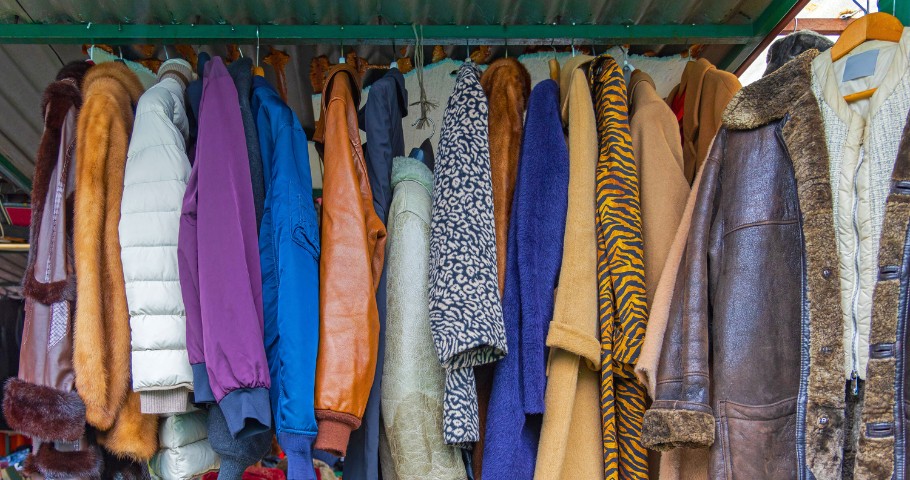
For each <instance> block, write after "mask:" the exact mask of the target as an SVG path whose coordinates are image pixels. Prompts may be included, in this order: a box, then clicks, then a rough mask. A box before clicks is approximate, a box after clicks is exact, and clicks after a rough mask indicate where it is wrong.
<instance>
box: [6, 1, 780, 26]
mask: <svg viewBox="0 0 910 480" xmlns="http://www.w3.org/2000/svg"><path fill="white" fill-rule="evenodd" d="M770 3H771V0H674V1H672V2H670V1H666V0H568V1H563V2H556V1H549V0H430V1H427V0H402V1H398V2H383V1H381V0H333V1H325V0H295V1H283V0H232V1H228V0H196V1H192V2H189V1H186V0H156V1H152V0H141V1H135V0H72V1H66V0H30V1H29V2H26V5H25V6H26V10H27V18H29V19H31V20H33V21H38V22H48V23H61V22H62V23H68V22H77V23H79V22H95V23H150V24H156V23H163V24H169V23H183V24H189V23H194V22H197V21H198V22H200V23H234V24H266V23H278V24H289V23H298V24H316V23H319V24H340V25H354V24H375V23H378V22H379V21H380V20H379V19H380V17H381V18H382V20H381V21H382V22H383V23H395V24H410V23H423V24H436V25H448V24H480V25H483V24H491V25H498V24H506V25H515V24H522V25H524V24H531V25H533V24H541V23H553V22H557V23H561V24H570V23H573V22H575V23H595V24H678V23H698V24H702V23H728V22H732V23H745V22H748V21H750V19H754V18H755V17H756V16H757V15H759V14H760V13H761V12H762V11H764V10H765V8H767V7H768V5H769V4H770ZM22 14H23V12H22V9H21V8H20V6H19V4H18V2H16V1H15V0H0V18H10V17H12V16H14V15H20V16H22Z"/></svg>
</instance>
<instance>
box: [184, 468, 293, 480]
mask: <svg viewBox="0 0 910 480" xmlns="http://www.w3.org/2000/svg"><path fill="white" fill-rule="evenodd" d="M202 480H218V472H209V473H206V474H205V475H203V476H202ZM243 480H287V479H286V478H285V476H284V472H282V471H281V470H279V469H277V468H263V467H250V468H247V469H246V471H245V472H243Z"/></svg>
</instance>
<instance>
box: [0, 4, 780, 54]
mask: <svg viewBox="0 0 910 480" xmlns="http://www.w3.org/2000/svg"><path fill="white" fill-rule="evenodd" d="M784 3H790V0H787V2H784ZM775 5H776V4H775ZM257 33H258V38H259V41H260V42H262V43H269V44H310V43H335V42H341V41H344V42H346V43H371V44H390V43H392V42H393V41H394V42H395V43H396V44H405V43H413V42H414V30H413V28H412V27H411V25H138V24H128V25H112V24H91V23H89V24H38V23H20V24H0V43H34V44H80V43H108V44H117V43H121V44H123V43H162V44H173V43H189V44H200V43H227V42H230V43H240V44H255V43H256V40H257ZM756 35H757V33H756V31H755V29H754V26H753V25H749V24H745V25H694V24H693V25H587V24H585V25H508V26H506V25H426V26H423V37H424V41H425V42H428V43H434V44H462V43H464V42H465V39H470V42H471V43H474V44H479V43H485V44H496V43H503V42H504V41H505V40H508V42H509V44H512V45H515V44H517V45H521V44H550V43H551V42H552V43H556V44H560V45H568V44H570V43H572V42H579V43H581V42H586V43H592V42H598V43H603V44H611V43H637V44H693V43H727V44H738V43H743V42H746V41H749V40H751V39H752V38H754V37H755V36H756Z"/></svg>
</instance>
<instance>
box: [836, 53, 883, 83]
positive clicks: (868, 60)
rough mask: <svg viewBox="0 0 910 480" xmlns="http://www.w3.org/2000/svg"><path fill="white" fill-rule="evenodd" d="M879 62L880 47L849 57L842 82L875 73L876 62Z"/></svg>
mask: <svg viewBox="0 0 910 480" xmlns="http://www.w3.org/2000/svg"><path fill="white" fill-rule="evenodd" d="M877 62H878V49H875V50H869V51H868V52H863V53H857V54H856V55H852V56H850V57H847V64H846V65H845V66H844V79H843V80H841V81H842V82H849V81H850V80H856V79H857V78H862V77H868V76H869V75H872V74H874V73H875V64H876V63H877Z"/></svg>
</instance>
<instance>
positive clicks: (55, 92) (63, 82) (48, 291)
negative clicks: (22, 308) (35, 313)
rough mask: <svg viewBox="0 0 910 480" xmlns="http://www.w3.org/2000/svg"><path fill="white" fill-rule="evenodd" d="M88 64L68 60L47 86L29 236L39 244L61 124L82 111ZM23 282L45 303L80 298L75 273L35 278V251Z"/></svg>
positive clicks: (30, 294) (42, 107) (33, 187)
mask: <svg viewBox="0 0 910 480" xmlns="http://www.w3.org/2000/svg"><path fill="white" fill-rule="evenodd" d="M88 68H89V65H88V64H87V63H86V62H73V63H70V64H67V65H66V66H64V67H63V69H62V70H60V73H58V74H57V79H58V80H57V81H56V82H54V83H52V84H50V85H48V87H47V88H46V89H45V90H44V98H43V99H42V101H41V111H42V113H43V115H44V134H43V135H42V136H41V143H40V145H39V147H38V154H37V155H36V156H35V176H34V179H33V181H32V196H31V198H32V221H31V225H32V227H31V231H30V232H29V237H30V238H29V240H30V242H31V244H32V245H37V243H38V238H39V237H40V234H41V218H42V216H43V215H44V207H45V202H46V201H47V193H48V190H49V189H50V181H51V174H52V173H53V171H54V168H55V167H56V166H57V163H58V155H59V152H60V141H61V135H62V133H61V128H62V127H63V122H64V120H65V119H66V115H67V113H69V111H70V109H75V110H76V112H77V113H78V111H79V108H80V107H81V106H82V94H81V93H80V91H79V87H78V85H79V83H80V82H81V81H82V78H83V76H84V75H85V73H86V71H87V70H88ZM73 147H75V145H73ZM70 168H72V165H70ZM67 203H68V205H67V208H66V209H65V211H66V212H69V211H70V208H71V207H72V205H71V204H70V202H67ZM67 244H68V245H67V247H71V246H70V245H69V241H68V239H67ZM67 250H68V253H71V250H72V249H71V248H67ZM68 257H69V255H68ZM22 286H23V292H24V293H25V295H27V296H29V297H31V298H33V299H35V300H37V301H38V302H40V303H43V304H45V305H50V304H52V303H55V302H58V301H60V300H63V299H66V300H70V301H72V300H75V298H76V283H75V276H73V275H70V276H69V277H68V278H67V279H66V280H62V281H59V282H51V283H43V282H40V281H38V280H37V279H36V278H35V258H34V256H32V255H29V259H28V264H27V266H26V269H25V275H24V277H23V285H22Z"/></svg>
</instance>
